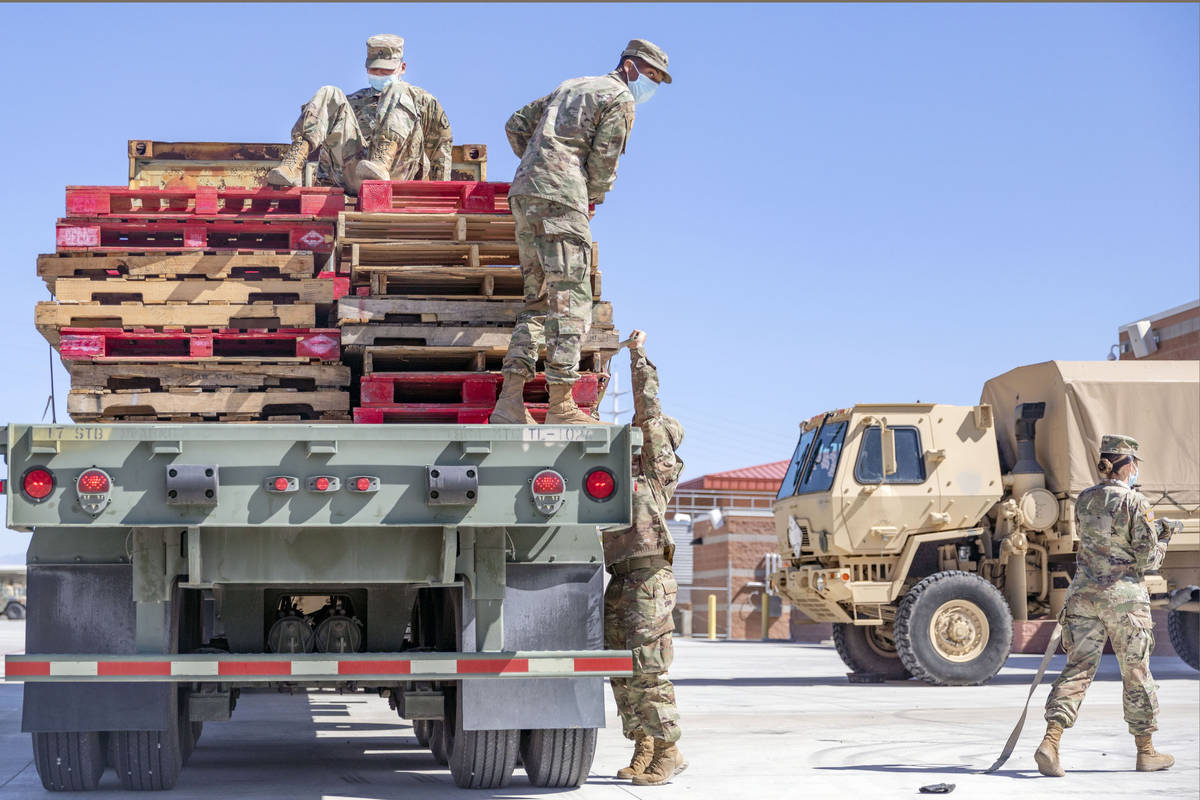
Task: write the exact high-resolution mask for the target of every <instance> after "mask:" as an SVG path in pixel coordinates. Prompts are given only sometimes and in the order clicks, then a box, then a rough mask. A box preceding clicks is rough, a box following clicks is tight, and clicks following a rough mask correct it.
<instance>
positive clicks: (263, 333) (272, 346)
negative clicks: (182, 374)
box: [58, 328, 341, 364]
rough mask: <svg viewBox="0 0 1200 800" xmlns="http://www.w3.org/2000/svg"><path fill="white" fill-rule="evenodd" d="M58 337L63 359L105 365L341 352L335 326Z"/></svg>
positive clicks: (281, 359)
mask: <svg viewBox="0 0 1200 800" xmlns="http://www.w3.org/2000/svg"><path fill="white" fill-rule="evenodd" d="M58 333H59V342H58V354H59V357H61V358H62V360H63V361H91V362H96V363H106V364H116V363H130V364H150V363H159V364H161V363H179V362H183V361H188V362H216V363H230V364H232V363H243V362H245V363H251V362H253V363H264V364H284V363H305V362H310V361H322V362H326V363H336V362H337V361H338V360H339V357H340V351H341V341H340V334H339V332H338V330H337V329H336V328H334V329H326V328H274V329H271V330H261V329H260V330H251V331H245V330H238V329H232V330H231V329H223V328H222V329H216V330H214V329H210V328H192V329H191V330H186V331H184V330H162V331H160V330H154V329H151V328H144V329H143V328H139V329H134V330H125V329H124V328H62V329H61V330H60V331H59V332H58Z"/></svg>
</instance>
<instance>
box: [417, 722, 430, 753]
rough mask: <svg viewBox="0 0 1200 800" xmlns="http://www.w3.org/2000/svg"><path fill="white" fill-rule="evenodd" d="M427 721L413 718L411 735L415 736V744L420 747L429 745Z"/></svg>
mask: <svg viewBox="0 0 1200 800" xmlns="http://www.w3.org/2000/svg"><path fill="white" fill-rule="evenodd" d="M429 723H430V720H427V719H414V720H413V735H414V736H416V737H417V744H419V745H421V747H429Z"/></svg>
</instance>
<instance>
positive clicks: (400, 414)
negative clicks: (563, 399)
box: [354, 403, 591, 425]
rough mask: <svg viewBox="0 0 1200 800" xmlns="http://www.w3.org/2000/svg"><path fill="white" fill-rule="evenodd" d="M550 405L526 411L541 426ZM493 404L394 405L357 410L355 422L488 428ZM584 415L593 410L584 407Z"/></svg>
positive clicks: (528, 406) (534, 405) (528, 405)
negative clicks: (482, 426)
mask: <svg viewBox="0 0 1200 800" xmlns="http://www.w3.org/2000/svg"><path fill="white" fill-rule="evenodd" d="M546 407H547V404H546V403H526V404H525V408H526V409H528V410H529V413H530V415H532V416H533V418H534V419H535V420H536V421H537V422H538V423H543V422H545V421H546V410H547V408H546ZM492 408H493V405H479V404H473V405H468V404H466V403H457V404H456V403H397V404H395V405H390V406H376V407H373V408H356V409H354V422H355V423H357V424H360V425H378V424H384V423H390V424H408V425H418V424H426V425H432V424H435V423H451V424H455V425H484V424H486V423H487V421H488V417H490V416H491V415H492ZM580 408H581V409H582V410H583V412H584V413H591V409H590V408H587V407H584V406H580Z"/></svg>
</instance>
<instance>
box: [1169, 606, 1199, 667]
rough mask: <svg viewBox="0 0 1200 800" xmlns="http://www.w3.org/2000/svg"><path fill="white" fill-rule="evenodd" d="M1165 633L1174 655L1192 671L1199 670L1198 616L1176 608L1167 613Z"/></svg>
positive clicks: (1193, 612) (1192, 612)
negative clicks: (1168, 637) (1169, 638)
mask: <svg viewBox="0 0 1200 800" xmlns="http://www.w3.org/2000/svg"><path fill="white" fill-rule="evenodd" d="M1167 633H1168V634H1169V635H1170V637H1171V646H1172V647H1174V648H1175V654H1176V655H1178V656H1179V657H1180V658H1182V659H1183V660H1184V662H1185V663H1187V665H1188V666H1190V667H1191V668H1192V669H1198V670H1200V614H1198V613H1196V612H1195V611H1183V610H1180V609H1178V608H1177V609H1174V610H1173V611H1168V612H1167Z"/></svg>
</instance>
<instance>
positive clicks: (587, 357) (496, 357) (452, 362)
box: [347, 344, 616, 375]
mask: <svg viewBox="0 0 1200 800" xmlns="http://www.w3.org/2000/svg"><path fill="white" fill-rule="evenodd" d="M507 352H508V346H507V344H506V345H505V346H504V347H420V346H416V345H381V346H374V347H367V348H364V349H363V350H362V371H363V374H364V375H371V374H374V373H378V372H391V371H395V372H419V371H431V370H443V371H451V372H453V371H459V370H465V371H469V372H481V373H482V372H487V371H489V370H499V369H501V368H502V366H503V362H504V355H505V353H507ZM615 353H616V351H615V350H592V349H589V348H587V347H584V348H583V349H582V351H581V352H580V354H579V368H580V369H581V370H583V371H585V372H597V373H599V372H607V370H608V364H609V362H610V361H611V360H612V356H613V355H614V354H615ZM347 355H348V356H352V355H358V353H350V352H348V353H347ZM544 358H545V349H544V348H543V349H542V351H541V352H540V353H539V361H538V365H537V368H538V369H539V370H540V369H543V368H544V365H543V363H542V359H544Z"/></svg>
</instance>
